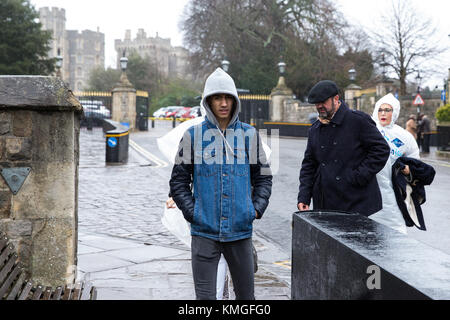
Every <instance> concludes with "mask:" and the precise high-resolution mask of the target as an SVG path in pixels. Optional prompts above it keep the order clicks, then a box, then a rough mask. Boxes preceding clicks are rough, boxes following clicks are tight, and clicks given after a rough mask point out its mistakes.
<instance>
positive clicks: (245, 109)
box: [239, 94, 270, 129]
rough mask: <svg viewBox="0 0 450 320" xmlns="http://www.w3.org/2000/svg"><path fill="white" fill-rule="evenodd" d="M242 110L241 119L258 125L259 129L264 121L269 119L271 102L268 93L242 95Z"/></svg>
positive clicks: (240, 98)
mask: <svg viewBox="0 0 450 320" xmlns="http://www.w3.org/2000/svg"><path fill="white" fill-rule="evenodd" d="M239 100H241V112H240V113H239V120H241V121H242V122H245V123H248V124H251V125H254V126H256V127H257V128H258V129H259V128H260V127H261V126H262V123H263V122H264V121H267V120H269V102H270V96H268V95H249V94H248V95H240V96H239Z"/></svg>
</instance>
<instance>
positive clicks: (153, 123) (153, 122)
mask: <svg viewBox="0 0 450 320" xmlns="http://www.w3.org/2000/svg"><path fill="white" fill-rule="evenodd" d="M154 128H155V119H154V118H152V129H154Z"/></svg>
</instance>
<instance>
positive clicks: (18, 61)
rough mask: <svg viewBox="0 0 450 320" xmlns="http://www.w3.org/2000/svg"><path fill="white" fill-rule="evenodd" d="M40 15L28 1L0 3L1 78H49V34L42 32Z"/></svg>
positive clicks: (51, 69) (51, 68)
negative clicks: (35, 76)
mask: <svg viewBox="0 0 450 320" xmlns="http://www.w3.org/2000/svg"><path fill="white" fill-rule="evenodd" d="M38 19H39V14H38V13H37V11H36V10H35V9H34V7H33V6H32V5H31V4H30V2H29V1H28V0H1V1H0V74H10V75H50V74H51V73H52V72H54V70H55V61H56V59H49V58H48V51H49V50H50V41H51V38H52V36H51V33H50V32H49V31H44V30H42V29H41V23H39V22H38Z"/></svg>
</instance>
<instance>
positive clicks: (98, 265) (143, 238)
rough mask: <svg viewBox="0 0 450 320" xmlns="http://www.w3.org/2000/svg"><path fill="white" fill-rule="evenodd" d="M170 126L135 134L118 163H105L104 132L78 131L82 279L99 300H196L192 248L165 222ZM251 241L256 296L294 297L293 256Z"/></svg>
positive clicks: (259, 239)
mask: <svg viewBox="0 0 450 320" xmlns="http://www.w3.org/2000/svg"><path fill="white" fill-rule="evenodd" d="M170 129H171V127H170V126H168V125H166V126H159V128H156V129H151V130H150V131H149V132H137V133H132V134H131V137H130V138H131V140H132V141H133V142H134V144H133V143H132V144H133V145H134V146H135V147H134V148H132V147H130V150H129V161H128V163H127V164H126V165H121V166H106V165H105V138H104V137H103V132H102V130H101V128H94V130H92V131H87V130H86V129H85V128H82V129H81V132H80V169H79V187H78V190H79V195H78V196H79V201H78V203H79V208H78V228H79V233H78V236H79V239H78V240H79V241H78V278H79V279H84V280H89V281H92V282H93V284H94V285H95V286H96V287H97V290H98V299H100V300H102V299H108V300H109V299H113V300H130V299H132V300H178V299H183V300H192V299H195V293H194V284H193V280H192V270H191V261H190V249H189V248H188V247H187V246H185V245H184V244H183V243H182V242H180V241H179V240H178V239H177V238H176V237H175V236H173V235H172V234H171V233H170V232H169V231H168V230H167V229H166V228H165V227H164V226H163V225H162V223H161V216H162V214H163V211H164V204H165V201H166V199H167V195H168V191H169V186H168V180H169V177H170V171H171V166H170V165H167V166H165V165H164V160H165V159H164V157H163V156H162V155H161V154H159V151H158V150H157V148H156V138H157V137H159V136H162V135H163V134H164V133H165V132H168V131H169V130H170ZM136 150H139V152H138V151H136ZM155 157H158V158H159V159H160V160H162V161H159V162H157V163H155V161H152V160H155ZM253 242H254V245H255V247H256V249H257V251H258V259H259V269H258V272H257V273H256V274H255V296H256V299H259V300H279V299H290V266H289V263H287V262H286V261H288V260H289V255H288V254H287V253H286V252H283V251H282V250H280V249H279V248H278V247H277V246H276V245H274V244H272V243H271V242H270V241H268V240H267V239H265V238H264V237H260V236H258V235H257V234H255V235H254V237H253ZM231 291H232V290H231ZM233 297H234V296H233V294H232V292H231V294H230V298H231V299H233Z"/></svg>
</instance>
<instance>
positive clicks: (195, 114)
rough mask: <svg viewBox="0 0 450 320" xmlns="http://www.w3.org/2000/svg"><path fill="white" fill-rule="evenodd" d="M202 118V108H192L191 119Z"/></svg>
mask: <svg viewBox="0 0 450 320" xmlns="http://www.w3.org/2000/svg"><path fill="white" fill-rule="evenodd" d="M201 116H202V113H201V112H200V106H197V107H192V108H191V112H190V114H189V118H197V117H201Z"/></svg>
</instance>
